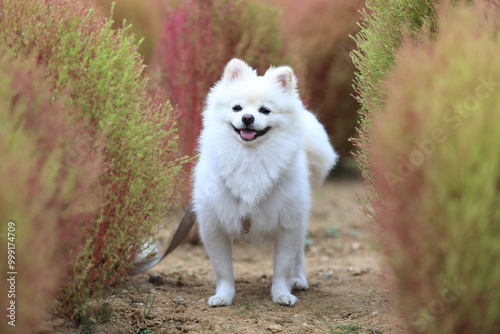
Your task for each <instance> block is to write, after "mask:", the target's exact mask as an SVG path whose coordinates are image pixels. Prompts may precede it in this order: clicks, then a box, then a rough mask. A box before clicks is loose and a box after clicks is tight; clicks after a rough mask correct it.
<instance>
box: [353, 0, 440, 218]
mask: <svg viewBox="0 0 500 334" xmlns="http://www.w3.org/2000/svg"><path fill="white" fill-rule="evenodd" d="M439 2H440V0H414V1H402V0H396V1H383V0H367V2H366V5H365V7H366V8H365V9H363V11H362V21H361V23H360V24H361V30H360V32H359V33H358V34H357V35H356V36H355V40H356V43H357V49H355V50H353V51H352V52H351V57H352V60H353V63H354V65H355V66H356V68H357V70H358V72H356V73H355V78H356V79H355V85H356V87H355V89H356V98H357V100H358V102H359V104H360V105H361V108H360V110H359V117H360V119H359V124H358V128H357V131H358V136H357V137H356V138H355V139H354V145H355V146H356V147H357V148H358V150H357V152H356V153H355V154H354V157H355V159H356V161H357V162H358V163H359V165H360V167H361V173H362V175H363V178H364V179H365V182H366V184H367V186H368V188H369V190H370V194H369V196H368V199H367V200H366V202H365V203H364V211H365V213H366V215H367V216H368V217H370V218H372V214H373V207H372V203H371V200H372V199H375V198H377V197H379V196H380V194H379V193H378V192H377V190H376V189H375V188H374V185H373V181H374V174H373V166H372V163H371V157H370V149H371V147H372V135H371V123H372V118H373V117H374V115H375V114H377V113H379V112H381V110H382V108H383V105H384V101H385V97H386V96H387V94H386V92H385V87H384V81H385V79H386V78H387V75H388V73H389V72H390V70H391V69H392V67H393V66H394V63H395V54H396V52H397V50H398V49H399V48H400V47H401V42H402V39H403V34H406V35H407V36H408V37H409V38H415V39H419V38H421V36H428V35H434V34H435V33H436V22H435V20H436V13H437V5H438V4H439Z"/></svg>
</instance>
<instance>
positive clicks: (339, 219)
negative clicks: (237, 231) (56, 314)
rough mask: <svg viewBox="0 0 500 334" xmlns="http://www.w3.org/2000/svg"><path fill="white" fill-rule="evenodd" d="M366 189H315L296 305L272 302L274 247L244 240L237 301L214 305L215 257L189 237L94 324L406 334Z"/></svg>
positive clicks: (237, 263)
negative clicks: (387, 282) (362, 203)
mask: <svg viewBox="0 0 500 334" xmlns="http://www.w3.org/2000/svg"><path fill="white" fill-rule="evenodd" d="M363 193H364V189H363V186H362V184H361V182H360V181H331V182H328V183H327V184H326V185H325V186H324V187H322V188H320V189H317V190H315V191H314V204H313V208H312V211H311V220H310V228H309V230H310V234H309V237H308V240H307V244H308V246H307V250H306V271H307V279H308V282H309V285H310V288H309V289H308V290H307V291H299V292H295V295H296V296H297V297H298V298H299V301H298V302H297V304H296V305H295V306H293V307H285V306H279V305H276V304H274V303H272V301H271V297H270V288H271V279H272V247H271V246H270V245H267V244H262V245H259V246H257V247H256V246H252V245H250V244H248V243H246V242H239V243H236V244H235V248H234V252H233V254H234V255H233V257H234V270H235V275H236V297H235V299H234V302H233V306H231V307H223V308H209V307H208V305H207V298H208V297H209V296H211V295H212V294H213V292H214V284H213V282H212V280H213V278H212V276H211V274H212V271H211V267H210V262H209V260H208V258H207V257H206V256H205V252H204V250H203V247H201V246H193V245H190V244H184V245H182V246H181V247H180V248H179V249H177V250H176V251H175V252H174V253H172V254H171V255H169V256H168V257H167V258H166V259H165V260H164V261H163V262H162V263H161V264H160V265H158V266H157V267H156V268H154V269H152V270H150V271H149V272H148V273H145V274H141V275H137V276H135V277H133V278H131V279H130V280H129V281H128V282H127V284H126V287H125V289H123V291H121V293H119V294H118V295H117V297H116V298H115V299H114V301H113V304H114V309H115V312H114V314H113V316H112V318H111V320H110V321H109V322H107V323H105V324H103V325H96V326H94V327H93V328H92V331H93V332H97V333H361V334H364V333H398V334H399V333H407V330H406V329H405V328H403V327H401V326H399V325H394V323H395V320H397V317H396V316H395V315H394V312H393V311H391V298H390V294H389V292H388V290H387V289H385V288H384V284H383V283H382V281H383V277H384V275H385V274H384V270H383V265H382V260H381V259H382V258H381V255H380V253H379V251H378V250H377V247H376V246H375V245H374V243H373V242H372V240H373V236H372V233H371V232H370V230H371V226H370V224H368V223H367V222H366V219H365V218H364V217H363V215H362V213H361V212H360V210H359V207H358V205H357V204H356V203H355V201H354V198H355V196H356V194H363ZM169 233H171V232H166V234H169ZM164 238H166V239H168V235H165V236H164ZM153 296H154V297H155V299H154V303H153V305H152V307H148V305H150V304H149V303H148V298H153ZM150 300H151V299H150ZM148 310H149V311H150V312H149V318H146V317H145V313H147V311H148ZM67 326H68V324H67V323H65V322H61V323H60V324H59V325H53V327H52V328H51V330H50V331H49V332H51V333H54V332H60V333H72V332H75V329H74V328H73V329H70V328H68V327H67ZM79 331H81V329H80V330H79Z"/></svg>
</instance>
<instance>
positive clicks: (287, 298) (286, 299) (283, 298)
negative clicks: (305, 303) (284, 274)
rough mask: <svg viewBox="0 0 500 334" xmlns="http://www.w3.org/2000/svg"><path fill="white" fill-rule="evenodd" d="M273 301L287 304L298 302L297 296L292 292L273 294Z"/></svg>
mask: <svg viewBox="0 0 500 334" xmlns="http://www.w3.org/2000/svg"><path fill="white" fill-rule="evenodd" d="M273 302H274V303H276V304H280V305H285V306H293V305H295V303H296V302H297V297H295V296H294V295H292V294H291V293H287V294H280V295H276V296H273Z"/></svg>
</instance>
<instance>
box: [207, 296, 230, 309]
mask: <svg viewBox="0 0 500 334" xmlns="http://www.w3.org/2000/svg"><path fill="white" fill-rule="evenodd" d="M232 303H233V300H232V299H230V298H224V297H223V296H220V295H215V296H212V297H210V298H208V306H210V307H219V306H231V304H232Z"/></svg>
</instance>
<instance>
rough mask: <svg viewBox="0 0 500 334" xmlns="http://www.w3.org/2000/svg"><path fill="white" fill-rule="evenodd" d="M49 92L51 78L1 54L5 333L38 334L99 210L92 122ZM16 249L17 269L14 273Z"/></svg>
mask: <svg viewBox="0 0 500 334" xmlns="http://www.w3.org/2000/svg"><path fill="white" fill-rule="evenodd" d="M49 87H50V85H48V83H47V81H46V80H45V78H44V73H43V71H40V70H34V69H33V66H32V64H30V62H28V61H18V60H15V59H14V58H13V57H10V56H7V55H6V54H5V53H4V52H1V51H0V101H1V103H0V124H1V125H0V161H2V163H1V164H0V227H1V231H2V232H1V234H2V235H4V237H3V239H4V240H2V248H3V249H2V253H3V254H4V257H3V260H2V261H1V262H0V269H1V271H2V273H3V275H2V277H3V278H4V279H2V282H1V285H0V286H1V289H0V290H1V291H0V293H1V294H2V296H3V298H1V307H2V310H3V311H2V315H3V316H2V318H3V319H2V320H3V321H2V322H1V324H0V331H1V332H2V333H21V332H22V333H32V332H34V331H35V329H36V327H37V325H39V323H40V322H41V320H42V319H43V317H44V316H45V314H46V312H47V311H46V307H48V306H49V305H50V304H51V303H52V301H53V298H54V297H55V294H56V291H57V289H59V288H60V286H61V283H62V282H63V281H64V280H65V278H64V276H65V274H66V273H67V271H68V269H69V268H68V267H67V264H68V263H71V262H72V261H74V259H75V256H76V255H77V254H78V252H79V251H81V249H82V247H83V246H84V244H85V237H86V236H85V229H86V228H88V227H89V226H90V224H91V222H92V219H93V218H94V217H95V215H96V214H97V212H98V208H99V205H98V201H99V196H98V194H99V192H98V191H96V190H97V189H96V181H97V178H98V175H99V174H100V173H101V172H102V168H103V166H102V165H101V163H100V159H99V156H98V155H97V154H95V153H94V154H91V153H90V151H91V146H90V143H89V142H88V139H89V138H90V136H89V134H88V133H86V131H85V128H86V127H85V123H84V122H83V121H82V120H81V119H80V120H76V121H75V118H76V117H69V115H68V110H67V108H68V107H67V106H66V107H65V106H64V103H63V101H61V100H56V101H55V102H53V103H52V102H51V97H52V94H51V92H50V89H49ZM73 113H75V114H78V110H73ZM75 116H76V115H75ZM77 151H78V153H77ZM82 152H85V153H86V155H85V156H83V157H81V156H80V155H79V154H81V153H82ZM9 222H12V224H9ZM9 227H11V228H10V229H9ZM8 231H9V232H12V234H7V233H8ZM8 243H9V248H10V249H12V251H13V252H14V253H12V254H11V255H13V257H14V262H15V265H14V266H13V267H8V266H7V264H8V263H7V255H6V253H7V245H8ZM12 245H15V246H12ZM7 272H17V274H14V275H8V276H9V278H11V277H14V280H15V293H14V294H13V295H12V297H9V298H8V296H9V295H11V293H8V291H9V290H12V289H11V288H10V282H8V281H7V280H6V277H5V276H4V275H5V273H7ZM11 301H14V302H15V304H14V306H15V322H13V324H15V327H13V326H11V325H9V324H8V322H9V321H12V320H14V319H13V318H9V317H6V315H7V316H10V315H11V311H10V310H8V309H7V307H11V304H10V302H11ZM6 313H7V314H6Z"/></svg>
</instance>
